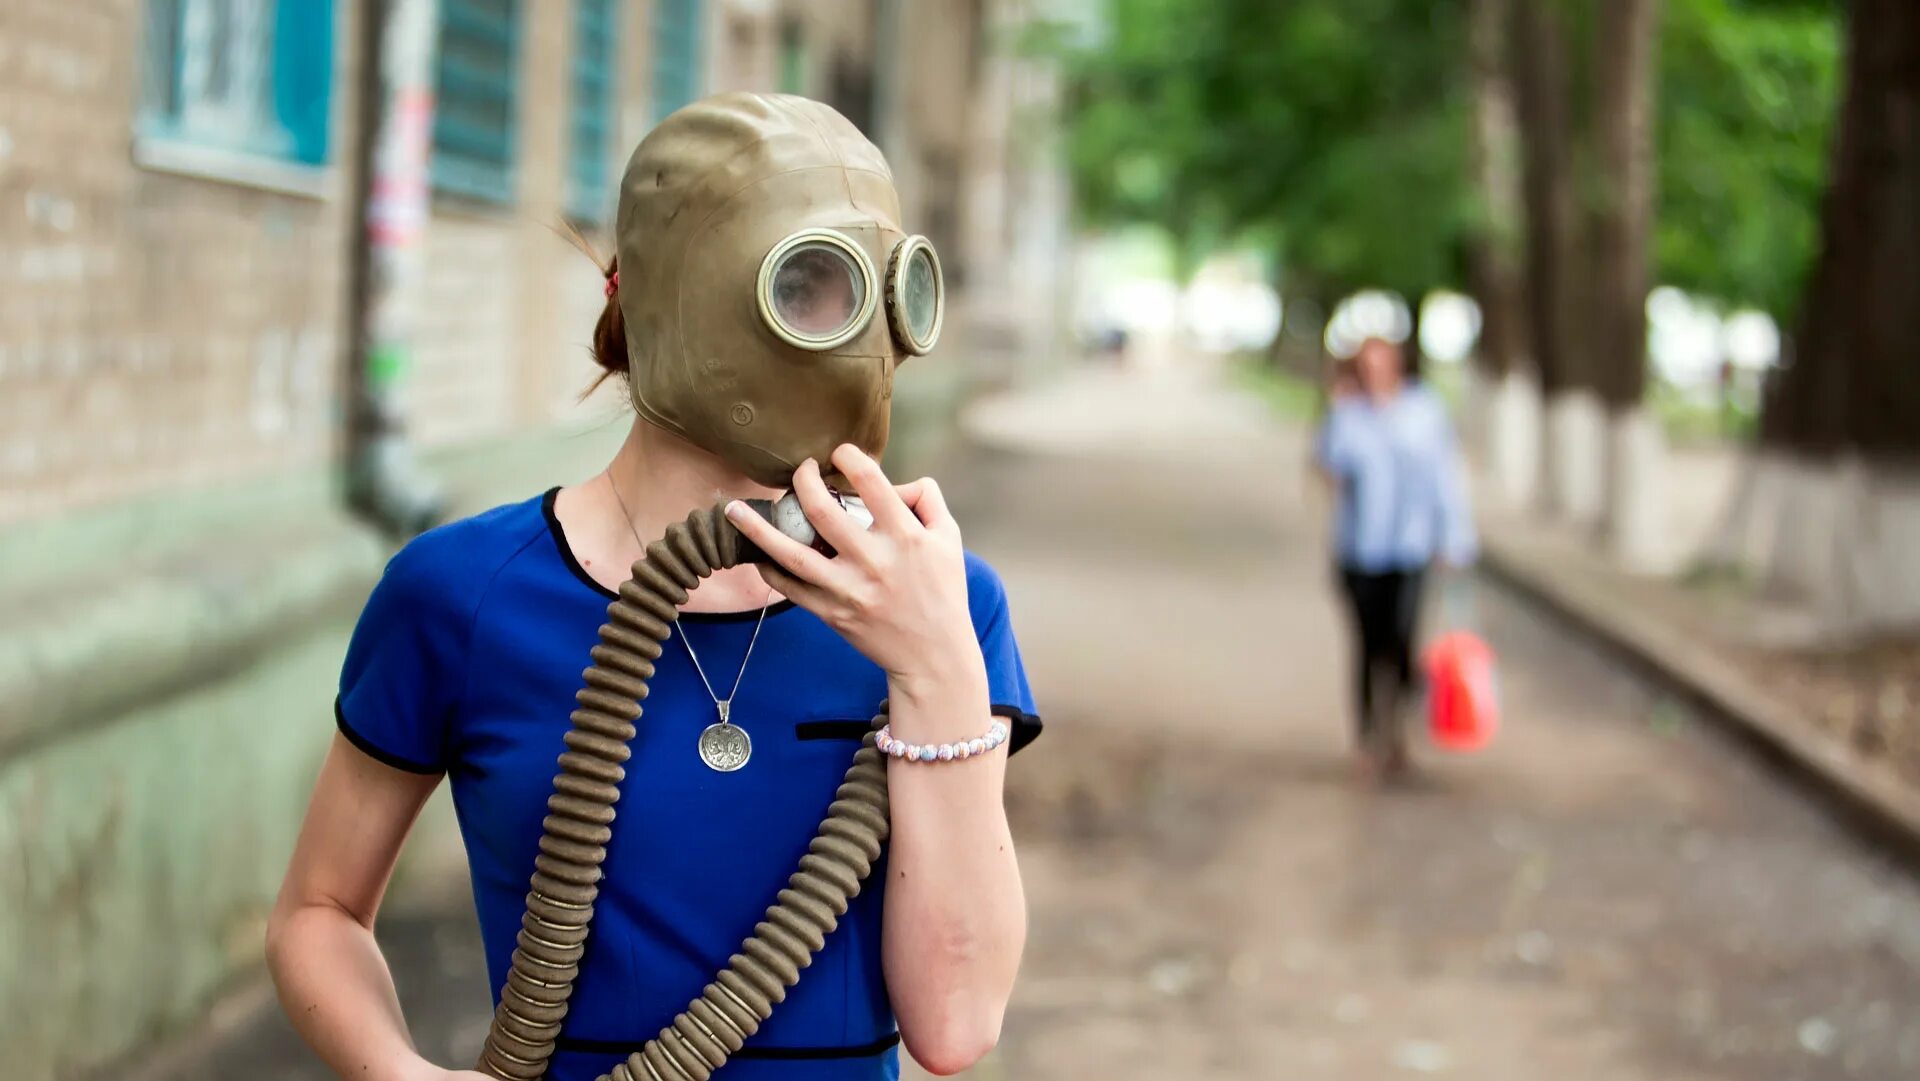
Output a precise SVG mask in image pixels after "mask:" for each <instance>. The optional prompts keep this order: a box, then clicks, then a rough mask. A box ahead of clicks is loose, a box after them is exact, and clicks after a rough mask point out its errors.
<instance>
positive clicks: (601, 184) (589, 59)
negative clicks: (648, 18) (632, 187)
mask: <svg viewBox="0 0 1920 1081" xmlns="http://www.w3.org/2000/svg"><path fill="white" fill-rule="evenodd" d="M614 6H615V5H614V0H574V4H573V100H572V102H571V105H570V115H569V118H568V132H569V136H568V140H567V145H568V149H567V213H569V214H571V215H573V216H574V217H575V218H578V219H580V220H581V221H590V222H599V221H605V220H606V218H607V213H608V211H610V210H611V209H612V207H611V205H610V204H611V203H612V201H613V196H612V193H611V176H610V174H611V172H612V169H611V165H610V164H609V162H608V159H607V155H608V152H609V147H608V142H609V141H610V140H611V138H612V135H613V100H614V99H613V91H614V61H615V57H616V56H617V55H618V50H617V49H616V46H617V45H618V43H619V31H618V28H617V27H616V26H615V18H616V16H615V12H614Z"/></svg>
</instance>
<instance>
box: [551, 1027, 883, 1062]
mask: <svg viewBox="0 0 1920 1081" xmlns="http://www.w3.org/2000/svg"><path fill="white" fill-rule="evenodd" d="M644 1042H645V1041H640V1042H635V1041H633V1040H586V1039H581V1038H580V1037H578V1036H561V1037H559V1038H557V1039H555V1040H554V1041H553V1046H554V1048H555V1049H557V1050H560V1051H584V1052H587V1053H590V1054H599V1055H630V1054H632V1053H633V1052H635V1051H638V1050H640V1048H641V1046H642V1044H643V1043H644ZM899 1042H900V1034H899V1033H898V1032H889V1033H887V1034H886V1035H885V1036H882V1037H880V1038H879V1039H877V1040H873V1041H870V1042H868V1043H863V1044H856V1045H853V1046H850V1047H742V1048H741V1049H740V1050H738V1051H735V1052H734V1053H733V1054H732V1055H730V1056H728V1057H729V1058H735V1059H750V1058H757V1059H774V1060H785V1061H797V1060H804V1059H836V1058H868V1057H870V1056H873V1055H878V1054H881V1053H883V1052H885V1051H887V1050H888V1049H890V1048H892V1047H893V1046H894V1045H895V1044H898V1043H899Z"/></svg>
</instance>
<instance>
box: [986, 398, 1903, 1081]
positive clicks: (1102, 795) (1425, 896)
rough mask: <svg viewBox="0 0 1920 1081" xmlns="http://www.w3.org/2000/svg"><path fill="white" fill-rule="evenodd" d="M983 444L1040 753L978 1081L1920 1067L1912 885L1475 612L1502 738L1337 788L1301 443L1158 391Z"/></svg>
mask: <svg viewBox="0 0 1920 1081" xmlns="http://www.w3.org/2000/svg"><path fill="white" fill-rule="evenodd" d="M974 421H975V423H974V427H975V429H976V430H977V431H978V433H979V435H980V437H981V438H982V439H983V440H985V441H986V442H987V443H988V444H989V445H991V446H993V447H995V448H997V449H994V450H992V451H989V452H984V453H981V454H979V455H977V456H976V457H975V458H974V460H973V461H972V463H971V464H970V466H969V467H968V468H967V469H966V470H965V471H964V473H963V475H961V476H958V477H956V478H954V480H953V481H951V482H950V487H956V488H958V489H959V495H958V497H957V500H956V502H957V504H958V505H959V507H960V509H961V511H962V513H963V514H964V517H963V519H962V521H963V522H964V523H966V524H967V527H968V540H969V543H970V545H971V546H973V547H974V548H976V549H977V550H979V551H981V552H983V553H985V554H986V555H987V556H988V557H989V558H990V559H992V560H993V561H994V562H995V563H996V565H997V566H999V568H1000V570H1001V572H1002V574H1003V575H1004V576H1005V577H1006V579H1007V581H1008V583H1009V588H1010V589H1011V591H1012V594H1013V597H1014V602H1015V616H1016V625H1017V626H1018V629H1019V632H1020V637H1021V640H1022V642H1023V643H1025V648H1026V650H1027V660H1028V663H1029V667H1030V669H1031V672H1032V676H1033V680H1034V682H1035V685H1036V687H1037V689H1038V691H1039V694H1040V696H1041V699H1042V701H1041V706H1042V709H1043V711H1044V712H1045V713H1046V715H1047V719H1048V724H1049V727H1050V729H1051V730H1050V732H1049V734H1048V736H1047V738H1046V739H1045V740H1043V741H1042V743H1041V744H1038V745H1036V746H1035V748H1034V751H1033V753H1032V754H1030V755H1026V756H1023V757H1022V760H1021V761H1020V763H1019V764H1018V765H1017V767H1016V770H1015V784H1014V791H1013V794H1012V799H1013V801H1014V802H1013V806H1014V808H1015V812H1016V814H1017V816H1018V819H1017V822H1016V829H1017V831H1018V832H1017V836H1018V837H1019V839H1020V842H1021V845H1022V850H1021V851H1022V866H1023V868H1025V872H1026V876H1027V884H1028V889H1029V892H1030V898H1031V904H1032V911H1033V935H1032V946H1031V949H1030V952H1029V956H1028V961H1027V965H1026V968H1025V970H1024V973H1023V977H1022V985H1021V988H1020V992H1019V996H1018V1001H1017V1003H1016V1007H1015V1009H1014V1012H1013V1015H1012V1017H1011V1019H1010V1021H1009V1024H1008V1031H1007V1034H1006V1038H1005V1040H1004V1042H1003V1047H1002V1051H1001V1052H1000V1054H999V1055H998V1056H997V1060H996V1061H995V1062H994V1063H993V1065H992V1067H991V1068H985V1067H983V1068H982V1069H981V1070H979V1071H976V1072H977V1074H978V1075H979V1076H982V1077H1006V1078H1109V1079H1132V1078H1139V1079H1143V1081H1144V1079H1146V1078H1164V1077H1170V1076H1171V1077H1183V1078H1201V1077H1204V1078H1270V1077H1301V1078H1305V1077H1323V1078H1339V1079H1353V1081H1362V1079H1374V1078H1383V1077H1393V1076H1418V1075H1423V1074H1430V1075H1438V1076H1455V1077H1463V1078H1476V1079H1481V1081H1505V1079H1512V1081H1523V1079H1525V1081H1532V1079H1537V1078H1549V1077H1551V1078H1581V1079H1585V1078H1593V1079H1602V1078H1604V1079H1608V1081H1627V1079H1641V1078H1645V1079H1660V1081H1681V1079H1686V1081H1694V1079H1699V1081H1706V1079H1715V1081H1718V1079H1726V1081H1734V1079H1739V1081H1763V1079H1774V1078H1778V1079H1782V1081H1784V1079H1800V1078H1807V1079H1812V1078H1871V1079H1874V1081H1891V1079H1894V1078H1908V1077H1920V892H1917V891H1916V889H1915V886H1914V879H1913V877H1912V876H1911V875H1910V874H1908V873H1905V872H1900V871H1895V870H1891V869H1888V868H1886V867H1884V866H1882V865H1881V864H1880V862H1879V860H1878V858H1877V857H1876V856H1875V855H1873V854H1872V853H1871V852H1869V851H1867V850H1865V849H1863V848H1862V847H1861V846H1860V845H1858V844H1856V843H1855V842H1854V841H1853V840H1851V839H1850V838H1849V837H1847V836H1845V835H1844V834H1843V833H1842V832H1841V831H1839V830H1838V829H1836V828H1835V827H1833V826H1832V825H1831V824H1830V823H1828V822H1827V821H1826V819H1825V818H1824V817H1822V816H1821V815H1820V814H1819V813H1818V812H1816V811H1814V810H1812V809H1811V808H1809V807H1808V806H1807V805H1806V804H1805V803H1804V802H1803V801H1802V800H1801V799H1800V798H1799V797H1798V796H1796V795H1794V794H1792V793H1789V792H1784V791H1782V788H1781V782H1780V781H1779V780H1778V779H1777V778H1775V777H1773V776H1771V775H1769V774H1765V773H1763V772H1761V771H1760V770H1759V769H1757V768H1756V767H1755V766H1753V765H1752V764H1751V763H1750V762H1749V761H1748V759H1747V757H1746V755H1745V754H1744V752H1742V751H1739V750H1737V749H1734V748H1732V747H1730V746H1729V745H1728V744H1727V743H1726V742H1725V741H1723V740H1722V739H1721V738H1719V737H1718V736H1717V734H1716V733H1714V732H1711V731H1707V730H1703V729H1702V727H1701V726H1699V725H1697V724H1695V723H1694V722H1693V721H1692V719H1691V718H1689V717H1688V716H1687V714H1686V713H1685V712H1684V711H1683V710H1682V709H1681V708H1680V707H1679V706H1678V705H1676V704H1674V703H1670V702H1666V701H1663V700H1662V698H1661V697H1660V696H1659V695H1658V694H1656V693H1654V692H1653V691H1651V690H1650V689H1649V688H1647V687H1646V686H1644V685H1642V684H1641V683H1640V682H1638V681H1637V680H1635V679H1633V678H1630V677H1628V676H1627V675H1625V674H1624V673H1622V672H1621V671H1619V670H1618V669H1617V668H1616V667H1615V666H1614V665H1613V664H1611V663H1610V662H1609V661H1608V660H1607V659H1606V658H1604V657H1598V656H1595V655H1593V654H1592V653H1591V651H1590V649H1589V647H1588V646H1586V645H1585V644H1584V643H1582V642H1578V641H1575V640H1571V639H1569V638H1568V636H1567V635H1566V634H1565V633H1564V632H1563V631H1562V630H1561V629H1560V628H1558V627H1557V626H1554V625H1552V624H1550V623H1548V622H1546V621H1544V620H1543V618H1542V617H1539V616H1538V615H1536V614H1534V613H1532V612H1530V611H1528V610H1525V609H1523V608H1521V607H1520V606H1518V605H1517V604H1516V603H1514V602H1511V601H1509V600H1508V599H1506V598H1504V597H1501V596H1498V595H1495V594H1493V593H1491V592H1490V590H1489V589H1487V588H1485V587H1482V588H1480V589H1479V590H1478V591H1477V593H1476V595H1475V602H1474V607H1475V608H1477V609H1478V615H1479V622H1480V624H1481V626H1482V629H1483V630H1484V631H1486V633H1487V634H1488V635H1489V637H1491V638H1492V639H1493V640H1494V642H1495V645H1496V648H1498V649H1500V650H1501V652H1502V657H1503V661H1504V672H1503V675H1504V686H1503V695H1504V698H1505V705H1506V709H1507V711H1508V727H1507V731H1506V732H1505V733H1504V734H1503V738H1502V739H1501V741H1500V742H1499V744H1498V745H1497V746H1496V747H1495V748H1494V749H1492V750H1491V751H1489V752H1487V753H1485V754H1484V755H1481V756H1477V757H1474V758H1470V759H1455V760H1439V759H1437V758H1436V757H1435V756H1434V755H1431V754H1429V755H1428V756H1426V760H1427V762H1428V764H1429V765H1428V770H1427V773H1426V777H1425V780H1424V782H1423V783H1421V784H1420V785H1418V786H1417V787H1415V788H1413V789H1411V790H1408V791H1400V792H1393V793H1388V794H1383V795H1380V794H1368V793H1366V792H1363V791H1361V790H1359V789H1358V788H1357V787H1356V786H1355V785H1354V784H1352V783H1351V782H1350V780H1349V769H1348V759H1347V755H1346V746H1345V738H1344V736H1345V724H1346V711H1345V706H1346V697H1345V696H1346V686H1347V684H1346V676H1345V667H1344V665H1345V657H1344V638H1343V632H1342V631H1341V629H1340V625H1339V624H1338V622H1337V617H1338V612H1337V610H1336V609H1335V608H1334V606H1333V594H1332V592H1331V589H1330V584H1329V569H1328V566H1327V563H1326V556H1325V553H1324V547H1323V545H1322V542H1321V536H1322V525H1321V523H1322V519H1323V514H1324V511H1323V509H1322V508H1321V507H1320V503H1321V501H1320V499H1319V498H1318V496H1317V495H1316V494H1314V493H1311V492H1310V491H1309V487H1310V486H1309V485H1308V484H1307V483H1306V477H1305V473H1304V469H1303V454H1304V446H1303V442H1302V437H1301V436H1300V435H1299V434H1298V433H1296V432H1290V431H1287V430H1285V429H1283V428H1282V427H1280V426H1278V425H1276V424H1274V423H1272V422H1270V421H1269V420H1268V419H1267V418H1266V417H1264V416H1262V415H1259V414H1258V413H1249V407H1248V406H1247V404H1246V403H1245V402H1244V401H1241V400H1239V399H1235V398H1232V397H1230V396H1227V395H1226V392H1224V391H1222V390H1220V389H1219V388H1218V386H1217V384H1215V383H1214V382H1212V381H1210V380H1208V379H1206V378H1204V377H1194V376H1182V375H1179V374H1177V373H1175V374H1165V373H1163V374H1158V375H1154V376H1150V377H1127V376H1121V375H1116V374H1113V373H1088V374H1086V375H1083V376H1081V377H1078V378H1076V379H1075V380H1073V381H1071V382H1069V383H1067V384H1064V385H1062V386H1058V387H1055V388H1052V389H1050V390H1048V391H1047V392H1045V393H1044V394H1042V395H1039V396H1029V397H1027V398H1024V399H1018V400H1012V401H1008V402H1002V403H997V404H994V405H992V406H990V407H989V408H988V409H987V410H986V411H985V412H983V413H980V414H977V415H976V416H975V418H974ZM1036 432H1040V433H1045V435H1044V437H1035V436H1034V435H1032V434H1031V433H1036Z"/></svg>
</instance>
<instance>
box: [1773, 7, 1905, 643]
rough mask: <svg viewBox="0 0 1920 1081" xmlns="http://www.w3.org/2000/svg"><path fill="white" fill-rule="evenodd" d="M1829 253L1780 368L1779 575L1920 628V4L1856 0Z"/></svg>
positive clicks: (1830, 602)
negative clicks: (1918, 354)
mask: <svg viewBox="0 0 1920 1081" xmlns="http://www.w3.org/2000/svg"><path fill="white" fill-rule="evenodd" d="M1846 70H1847V85H1846V96H1845V99H1844V101H1843V103H1842V105H1841V114H1840V123H1839V125H1838V129H1837V132H1836V135H1835V140H1834V146H1833V155H1832V170H1831V179H1830V181H1829V183H1828V186H1827V194H1826V198H1825V202H1824V204H1823V206H1822V211H1821V249H1820V254H1819V256H1818V258H1817V260H1816V262H1815V264H1814V268H1813V273H1812V274H1811V276H1810V277H1809V279H1808V283H1807V291H1806V294H1805V296H1804V297H1803V299H1802V301H1801V309H1800V319H1799V327H1798V330H1797V332H1796V333H1795V335H1794V336H1793V340H1792V349H1791V350H1790V354H1789V355H1788V356H1787V357H1785V358H1783V359H1784V361H1785V363H1784V365H1783V367H1782V368H1781V370H1780V371H1779V372H1778V373H1777V377H1776V378H1775V379H1773V380H1772V382H1771V384H1770V386H1769V388H1768V393H1767V402H1766V413H1765V416H1764V417H1763V423H1762V428H1761V439H1762V458H1761V461H1762V464H1763V465H1764V466H1765V467H1766V468H1767V471H1768V473H1769V475H1770V476H1771V477H1773V478H1774V479H1775V481H1776V486H1777V487H1779V488H1780V489H1781V491H1782V493H1783V494H1782V495H1781V497H1780V498H1778V499H1777V500H1776V501H1775V503H1774V507H1773V508H1772V510H1773V513H1772V515H1771V516H1772V519H1773V523H1774V525H1775V527H1776V528H1775V529H1774V530H1773V535H1772V537H1771V538H1770V541H1771V543H1770V544H1769V546H1768V551H1767V553H1766V561H1767V571H1768V572H1769V578H1770V580H1771V581H1773V582H1775V583H1777V584H1780V585H1785V586H1788V587H1791V588H1793V589H1794V590H1795V591H1796V592H1798V593H1800V594H1801V595H1802V596H1804V597H1806V598H1807V599H1809V600H1811V601H1813V602H1815V603H1816V604H1817V605H1818V606H1819V607H1820V608H1821V609H1822V610H1824V611H1825V612H1826V613H1827V614H1828V615H1829V616H1830V617H1832V618H1833V619H1835V620H1836V621H1837V622H1840V623H1842V624H1845V625H1847V626H1849V627H1852V628H1854V629H1861V630H1865V629H1877V628H1882V627H1888V626H1906V627H1911V626H1915V625H1920V364H1916V362H1915V354H1914V341H1915V336H1916V335H1915V331H1914V329H1913V328H1914V319H1915V313H1916V312H1920V5H1916V4H1914V3H1913V2H1912V0H1854V2H1853V3H1852V4H1851V5H1850V6H1849V8H1848V31H1847V68H1846Z"/></svg>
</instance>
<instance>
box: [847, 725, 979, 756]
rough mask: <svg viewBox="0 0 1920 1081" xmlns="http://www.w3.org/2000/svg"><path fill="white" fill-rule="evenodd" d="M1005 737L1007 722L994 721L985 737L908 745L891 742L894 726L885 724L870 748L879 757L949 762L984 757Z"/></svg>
mask: <svg viewBox="0 0 1920 1081" xmlns="http://www.w3.org/2000/svg"><path fill="white" fill-rule="evenodd" d="M1007 735H1008V732H1007V722H1005V721H1001V720H995V721H994V722H993V725H992V727H990V728H988V729H987V733H986V735H984V736H975V737H973V738H972V739H963V740H961V741H960V742H958V743H937V744H936V743H908V742H907V741H906V740H904V739H894V738H893V726H892V725H891V724H887V725H882V726H880V734H879V735H877V736H875V737H874V740H873V745H874V746H875V747H876V748H878V749H879V750H880V753H881V754H884V755H887V756H888V757H890V758H899V759H903V760H905V761H908V762H935V761H938V762H951V761H953V760H955V759H958V758H972V757H973V756H975V755H980V754H986V753H987V752H988V751H991V750H993V749H994V748H995V747H998V746H1000V745H1001V744H1002V743H1005V742H1006V741H1007Z"/></svg>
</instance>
